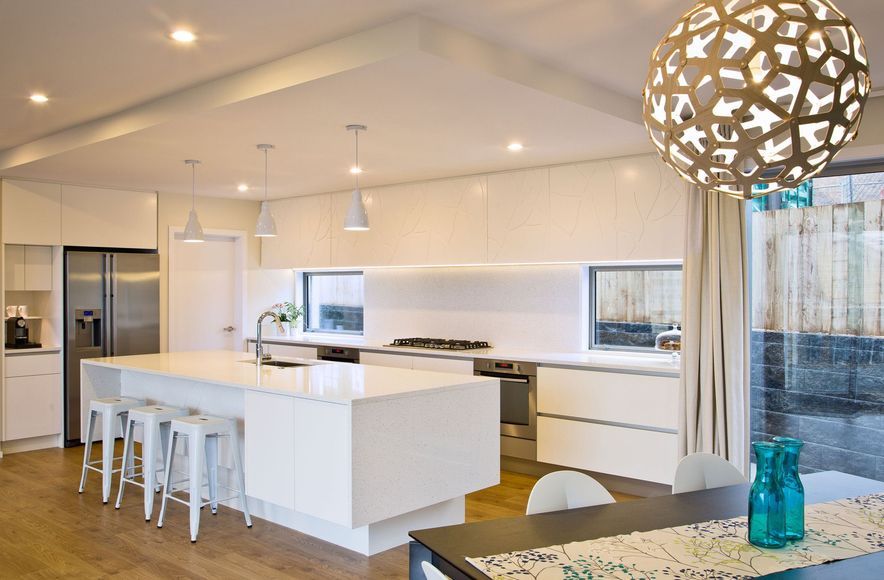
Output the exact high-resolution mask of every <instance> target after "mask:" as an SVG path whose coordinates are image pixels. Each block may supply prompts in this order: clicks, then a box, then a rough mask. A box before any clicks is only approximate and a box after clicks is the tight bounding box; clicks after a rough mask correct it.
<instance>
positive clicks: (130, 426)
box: [114, 419, 135, 509]
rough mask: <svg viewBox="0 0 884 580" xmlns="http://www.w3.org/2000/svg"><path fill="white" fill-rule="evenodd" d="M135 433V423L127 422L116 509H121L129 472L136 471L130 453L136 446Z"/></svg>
mask: <svg viewBox="0 0 884 580" xmlns="http://www.w3.org/2000/svg"><path fill="white" fill-rule="evenodd" d="M134 431H135V422H134V421H132V420H128V419H127V420H126V428H125V429H123V465H122V467H121V468H120V491H119V492H118V493H117V503H116V504H115V505H114V508H116V509H120V504H121V503H122V502H123V489H124V488H125V487H126V478H127V477H129V470H130V469H131V470H132V471H133V472H134V471H135V459H134V455H135V454H134V453H130V450H131V448H132V447H133V446H134V441H132V439H133V437H132V436H133V432H134Z"/></svg>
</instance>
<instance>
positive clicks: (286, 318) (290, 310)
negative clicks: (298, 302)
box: [273, 302, 304, 334]
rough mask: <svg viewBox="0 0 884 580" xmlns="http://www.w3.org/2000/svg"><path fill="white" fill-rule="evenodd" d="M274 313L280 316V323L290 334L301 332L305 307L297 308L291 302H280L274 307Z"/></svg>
mask: <svg viewBox="0 0 884 580" xmlns="http://www.w3.org/2000/svg"><path fill="white" fill-rule="evenodd" d="M273 311H274V312H275V313H276V315H277V316H279V320H280V322H282V323H283V325H284V326H285V327H286V328H287V329H288V333H289V334H293V333H297V332H299V331H300V330H301V326H300V325H301V318H302V317H303V316H304V307H303V306H295V305H294V304H293V303H291V302H279V303H277V304H274V305H273Z"/></svg>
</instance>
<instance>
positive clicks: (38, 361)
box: [5, 352, 61, 377]
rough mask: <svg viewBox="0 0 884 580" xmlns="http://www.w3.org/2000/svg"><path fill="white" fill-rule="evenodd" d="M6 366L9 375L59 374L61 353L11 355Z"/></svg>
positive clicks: (7, 358)
mask: <svg viewBox="0 0 884 580" xmlns="http://www.w3.org/2000/svg"><path fill="white" fill-rule="evenodd" d="M5 366H6V376H7V377H28V376H32V375H57V374H60V373H61V353H58V352H53V353H48V354H14V355H9V356H7V357H6V365H5Z"/></svg>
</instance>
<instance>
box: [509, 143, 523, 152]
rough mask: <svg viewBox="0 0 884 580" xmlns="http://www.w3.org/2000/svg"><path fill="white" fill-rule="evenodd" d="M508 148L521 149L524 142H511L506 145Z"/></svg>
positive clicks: (512, 149) (511, 149)
mask: <svg viewBox="0 0 884 580" xmlns="http://www.w3.org/2000/svg"><path fill="white" fill-rule="evenodd" d="M506 148H507V149H509V150H510V151H521V150H522V144H521V143H510V144H509V145H507V146H506Z"/></svg>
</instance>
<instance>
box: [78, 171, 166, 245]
mask: <svg viewBox="0 0 884 580" xmlns="http://www.w3.org/2000/svg"><path fill="white" fill-rule="evenodd" d="M61 239H62V243H63V244H64V245H66V246H90V247H110V248H142V249H156V247H157V195H156V193H152V192H143V191H121V190H115V189H102V188H96V187H80V186H74V185H65V186H62V190H61Z"/></svg>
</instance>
